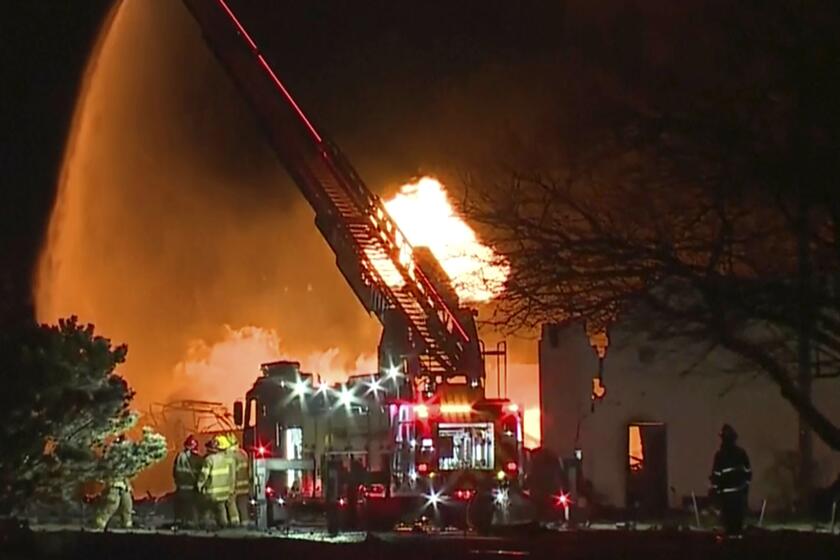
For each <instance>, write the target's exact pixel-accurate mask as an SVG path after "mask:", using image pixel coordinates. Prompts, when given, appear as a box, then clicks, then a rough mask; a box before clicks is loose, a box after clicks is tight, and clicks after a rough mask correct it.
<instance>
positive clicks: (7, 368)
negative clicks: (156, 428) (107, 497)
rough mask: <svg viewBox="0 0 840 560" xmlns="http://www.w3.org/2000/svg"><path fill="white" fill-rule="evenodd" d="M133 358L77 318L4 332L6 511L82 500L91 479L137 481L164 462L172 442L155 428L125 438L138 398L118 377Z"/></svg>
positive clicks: (0, 341)
mask: <svg viewBox="0 0 840 560" xmlns="http://www.w3.org/2000/svg"><path fill="white" fill-rule="evenodd" d="M126 353H127V347H126V346H125V345H119V346H112V345H111V342H110V340H108V339H107V338H104V337H102V336H99V335H96V334H94V327H93V325H90V324H88V325H84V326H83V325H81V324H79V322H78V320H77V318H76V317H70V318H68V319H62V320H60V321H59V323H58V325H56V326H50V325H34V324H28V325H23V326H18V327H16V328H6V329H5V330H4V331H3V332H2V333H0V374H2V379H4V380H5V387H4V390H3V391H0V434H2V441H3V445H4V449H3V453H0V512H3V513H12V512H16V511H20V510H21V509H22V508H23V507H25V506H26V505H27V503H28V502H29V501H30V500H32V499H43V498H50V499H56V498H63V499H65V500H76V499H78V498H79V497H80V496H81V494H82V492H83V491H84V490H83V487H84V485H85V484H86V483H88V482H100V483H108V482H109V481H110V480H112V479H113V477H114V476H129V477H130V476H133V475H134V474H136V473H137V472H138V471H139V470H142V468H145V466H148V465H149V464H151V463H153V462H155V461H156V460H160V459H161V458H162V457H163V454H164V453H165V440H163V437H162V436H159V435H158V434H154V433H153V432H151V431H150V430H144V431H143V436H142V438H141V439H140V440H139V441H138V442H136V443H131V442H125V441H122V440H120V439H118V436H120V435H122V434H124V433H125V432H126V431H128V430H129V429H130V428H132V427H133V426H134V425H135V423H136V422H137V415H136V413H134V412H132V411H131V410H130V409H129V404H130V402H131V399H132V398H133V396H134V393H133V391H132V390H131V388H130V387H129V385H128V383H127V382H126V381H125V379H123V378H122V377H121V376H120V375H118V374H117V373H116V372H115V369H116V367H117V366H118V365H119V364H120V363H122V362H124V361H125V356H126Z"/></svg>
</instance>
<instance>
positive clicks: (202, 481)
mask: <svg viewBox="0 0 840 560" xmlns="http://www.w3.org/2000/svg"><path fill="white" fill-rule="evenodd" d="M234 476H235V468H234V464H233V461H232V460H231V459H230V457H228V456H227V454H225V453H213V454H211V455H208V456H207V457H206V458H205V459H204V465H203V466H202V467H201V473H200V474H199V476H198V489H199V491H200V492H201V493H202V494H204V495H205V496H207V497H208V498H210V499H211V500H212V501H214V502H223V501H225V500H227V499H228V498H229V497H230V496H231V495H233V482H234Z"/></svg>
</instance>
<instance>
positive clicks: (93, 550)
mask: <svg viewBox="0 0 840 560" xmlns="http://www.w3.org/2000/svg"><path fill="white" fill-rule="evenodd" d="M252 557H264V558H268V557H281V558H290V559H291V558H295V559H297V558H318V559H329V558H336V559H341V560H352V559H355V558H364V559H366V560H368V559H370V560H373V559H380V558H383V559H384V558H399V559H400V560H414V559H418V560H419V559H422V560H438V559H446V558H453V559H454V558H463V559H470V560H481V559H484V558H486V559H501V558H504V557H510V558H525V557H527V558H546V559H548V558H551V559H561V558H562V559H563V560H567V559H568V560H576V559H581V560H583V559H597V560H609V559H613V558H616V559H618V558H644V559H646V560H656V559H659V558H662V559H665V558H668V559H672V558H678V559H679V560H693V559H704V560H705V559H717V558H721V559H723V558H738V559H742V558H762V560H769V559H776V558H791V559H793V558H796V559H800V558H802V559H804V558H808V559H817V558H831V559H834V560H836V559H837V558H840V537H839V536H838V535H836V534H835V535H830V534H828V533H815V532H806V531H792V530H774V531H767V530H764V531H758V530H753V531H752V532H751V533H750V534H748V535H747V536H745V537H744V538H742V539H735V540H721V539H719V538H718V537H717V536H716V535H715V534H714V533H712V532H706V531H662V530H635V531H625V530H615V529H612V530H608V529H595V530H581V531H549V530H545V529H536V528H526V529H522V528H520V529H519V530H518V531H516V532H510V533H508V534H500V535H495V536H489V537H479V536H474V535H469V534H467V535H465V534H463V533H453V534H435V535H427V534H412V533H370V534H365V533H358V532H357V533H348V534H343V535H340V536H338V537H335V538H330V537H328V536H327V535H325V534H323V532H321V531H319V530H294V531H290V532H282V531H274V532H270V533H255V532H249V531H244V530H242V531H226V532H223V533H220V534H216V533H210V532H198V531H196V532H190V533H183V532H181V533H175V532H171V531H152V530H142V529H138V530H133V531H122V530H113V531H109V532H107V533H95V532H90V531H79V530H77V529H73V528H69V527H61V526H38V527H34V528H32V529H29V528H20V529H17V530H10V529H8V528H7V530H6V531H5V533H4V534H2V535H0V558H3V559H8V560H18V559H24V558H26V559H41V558H44V559H47V558H51V559H71V558H79V559H84V560H96V559H98V558H103V559H105V558H118V559H120V560H129V559H132V558H138V559H143V560H152V559H154V560H163V559H165V558H178V560H188V559H190V558H200V559H202V560H207V559H209V558H214V559H215V558H236V559H238V560H242V559H247V558H252Z"/></svg>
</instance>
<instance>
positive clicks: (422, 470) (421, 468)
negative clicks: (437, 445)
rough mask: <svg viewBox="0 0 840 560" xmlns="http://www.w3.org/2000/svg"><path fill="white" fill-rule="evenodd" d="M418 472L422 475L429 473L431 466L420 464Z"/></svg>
mask: <svg viewBox="0 0 840 560" xmlns="http://www.w3.org/2000/svg"><path fill="white" fill-rule="evenodd" d="M417 472H420V473H425V472H429V465H428V464H427V463H419V464H418V465H417Z"/></svg>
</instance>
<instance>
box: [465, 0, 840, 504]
mask: <svg viewBox="0 0 840 560" xmlns="http://www.w3.org/2000/svg"><path fill="white" fill-rule="evenodd" d="M721 10H722V12H721V13H720V14H719V16H720V18H721V21H726V22H727V23H726V26H727V27H726V29H725V30H724V31H725V33H722V37H723V38H722V39H721V43H722V46H720V49H719V51H717V52H718V54H719V55H720V53H723V54H725V55H726V56H727V57H729V59H728V63H729V64H730V67H728V68H723V69H721V71H720V72H719V73H718V74H714V75H713V76H711V77H709V79H708V83H707V84H706V87H697V85H696V84H692V86H691V88H682V89H680V87H679V86H678V85H676V86H674V87H673V88H672V90H669V91H667V92H666V93H663V89H662V88H656V87H654V86H653V85H651V86H650V87H649V88H648V89H647V90H645V89H644V87H643V88H642V89H641V90H636V91H634V92H633V95H632V96H625V98H624V99H619V101H617V102H616V103H615V105H613V106H610V107H600V108H596V109H593V108H591V107H589V108H588V109H587V110H586V111H583V110H581V108H580V107H579V106H578V107H566V108H565V109H566V110H567V111H568V112H575V111H578V112H587V111H588V112H589V113H592V112H593V111H595V110H601V111H602V112H603V113H605V114H606V115H607V117H606V118H604V119H602V120H601V122H588V123H585V124H586V126H584V127H581V126H580V123H579V121H575V119H574V116H572V117H567V118H565V119H558V122H559V123H560V124H559V125H558V131H557V135H556V138H557V140H556V142H555V143H554V145H552V146H551V150H550V151H551V158H548V159H546V158H543V160H542V161H537V162H536V163H535V162H534V158H533V157H532V156H530V155H528V152H529V151H528V150H516V149H513V150H511V151H509V152H508V153H507V154H505V157H503V158H500V159H501V160H503V161H504V162H505V163H504V165H503V166H501V165H500V166H496V168H495V169H492V170H490V171H487V170H484V171H482V172H480V173H477V174H475V175H473V176H471V177H470V178H469V179H468V180H467V188H468V189H467V193H468V194H467V197H466V198H465V201H464V210H465V211H466V213H467V214H468V215H469V217H470V218H472V219H473V220H475V221H476V222H477V223H479V224H482V226H483V228H484V233H485V235H486V237H487V240H488V241H489V242H491V243H492V244H493V245H494V246H495V248H496V249H497V251H498V252H499V254H500V256H501V258H502V259H504V260H506V261H507V262H508V263H509V264H510V267H511V274H510V277H509V279H508V281H507V284H506V290H505V292H504V294H503V295H502V296H501V299H500V300H499V304H498V307H497V309H496V314H495V316H494V319H493V320H494V322H495V323H497V324H498V325H500V326H502V327H504V328H507V329H509V330H518V329H521V328H531V327H535V326H537V325H539V324H541V323H545V322H566V321H573V320H587V321H595V322H610V321H614V320H615V319H616V318H617V317H619V318H621V319H622V320H629V319H632V318H634V317H635V318H639V317H643V320H640V321H637V322H636V323H635V324H636V326H638V328H643V329H645V330H647V331H649V332H652V333H653V334H655V335H656V336H658V337H666V338H671V337H673V338H687V339H691V340H694V341H700V342H702V343H703V344H705V345H708V346H709V347H719V348H722V349H725V350H727V351H728V352H730V353H731V354H732V355H734V356H735V357H737V358H738V359H739V360H740V361H741V362H742V363H744V364H746V365H747V366H748V367H749V368H751V369H752V370H753V371H756V370H757V371H760V372H762V373H763V374H765V375H766V376H767V377H768V378H769V379H771V380H772V381H773V382H774V383H776V384H777V385H778V387H779V390H780V392H781V394H782V396H783V397H784V398H785V399H786V400H787V401H788V402H789V403H790V404H791V405H792V406H793V407H794V408H795V409H796V411H797V412H798V413H799V415H800V419H801V430H800V431H801V437H800V442H799V443H800V451H801V455H802V465H801V469H800V471H801V472H800V476H801V478H800V482H801V484H802V487H803V491H804V492H808V491H809V490H808V486H809V485H810V484H811V476H810V475H811V471H810V469H811V468H812V459H811V449H810V445H811V444H810V430H813V432H814V433H815V434H816V435H817V436H818V437H819V438H820V439H822V440H823V441H824V442H825V443H826V444H828V445H829V446H830V447H831V448H833V449H835V450H840V427H838V425H836V424H835V423H833V422H832V420H831V419H830V418H829V417H827V416H826V415H825V414H824V413H823V412H822V411H821V410H819V409H818V408H817V407H816V406H815V404H814V402H813V399H812V398H811V395H812V382H813V381H814V380H817V379H824V378H836V377H838V376H840V299H838V278H840V277H838V271H840V227H839V226H840V223H838V219H840V211H838V210H840V200H838V197H836V196H834V194H833V191H834V188H835V183H836V181H837V178H838V176H840V174H838V171H840V169H838V162H837V157H836V154H837V153H838V152H840V117H838V115H840V111H838V107H837V100H838V99H840V96H838V94H840V72H839V71H838V69H837V67H836V66H837V65H836V64H834V63H832V62H831V61H832V60H836V59H837V56H838V54H840V40H838V37H837V34H836V33H834V32H831V31H830V29H831V28H832V25H833V24H832V23H831V22H834V24H836V23H838V22H840V17H838V14H837V13H836V12H837V10H836V9H835V7H834V6H832V5H831V4H830V3H827V2H811V3H808V2H806V3H793V2H784V1H780V2H774V3H772V6H768V5H767V4H766V3H762V4H761V5H760V6H759V5H758V4H755V5H754V4H753V3H749V2H747V3H743V4H739V5H738V6H731V7H729V8H728V10H729V11H725V10H724V9H723V8H722V7H721ZM733 60H734V62H733ZM602 72H603V70H602ZM581 79H582V78H581ZM602 83H603V80H602ZM616 97H617V98H618V96H616ZM570 122H574V123H576V126H575V127H571V126H569V123H570ZM535 151H540V152H545V151H546V147H545V145H544V141H542V144H541V145H540V147H539V150H533V151H532V152H531V153H533V152H535ZM525 158H529V159H525ZM526 161H527V162H528V163H524V162H526Z"/></svg>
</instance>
